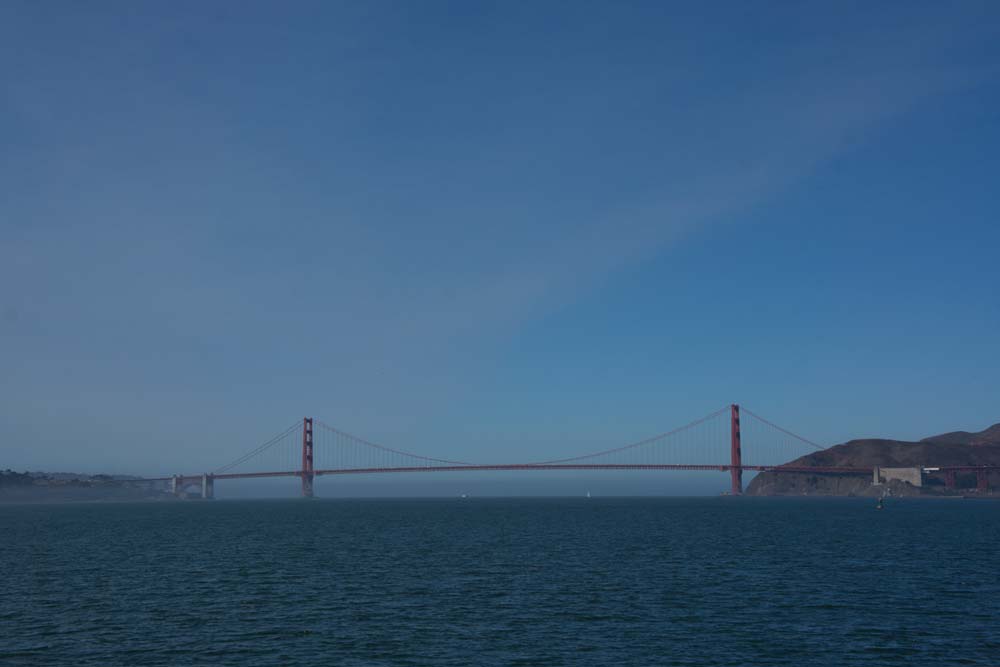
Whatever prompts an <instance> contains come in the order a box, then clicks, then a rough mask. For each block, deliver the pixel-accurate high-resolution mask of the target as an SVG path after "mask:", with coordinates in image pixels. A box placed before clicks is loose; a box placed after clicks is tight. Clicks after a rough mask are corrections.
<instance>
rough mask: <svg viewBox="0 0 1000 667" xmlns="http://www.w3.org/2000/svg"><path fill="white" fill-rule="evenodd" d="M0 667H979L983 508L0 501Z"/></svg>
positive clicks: (991, 619) (740, 501)
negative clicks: (14, 503)
mask: <svg viewBox="0 0 1000 667" xmlns="http://www.w3.org/2000/svg"><path fill="white" fill-rule="evenodd" d="M0 547H2V548H0V567H2V575H0V576H2V580H0V592H2V596H0V665H102V666H106V665H241V666H245V665H333V666H349V665H434V666H440V665H463V666H464V665H545V666H548V665H601V666H612V665H614V666H618V665H712V666H720V667H721V666H726V667H730V666H734V665H768V666H774V665H796V666H803V665H837V666H842V665H928V664H937V665H989V666H991V667H992V666H996V665H1000V557H998V556H1000V503H996V502H989V501H971V500H965V501H962V500H954V501H941V500H938V501H928V500H909V501H904V500H897V501H890V502H889V503H888V504H887V508H886V509H885V510H883V511H881V512H880V511H876V510H875V509H874V503H873V501H871V500H853V499H833V500H811V499H770V498H698V499H680V498H668V499H614V498H593V499H590V500H587V499H583V498H574V499H477V498H472V499H467V500H459V499H455V500H412V501H406V500H391V501H389V500H386V501H375V500H365V501H348V500H317V501H311V502H309V501H228V502H227V501H214V502H187V503H145V504H143V503H135V504H103V505H99V504H90V505H82V504H81V505H34V506H28V505H22V506H11V505H8V506H0Z"/></svg>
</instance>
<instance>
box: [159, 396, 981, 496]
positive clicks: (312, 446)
mask: <svg viewBox="0 0 1000 667" xmlns="http://www.w3.org/2000/svg"><path fill="white" fill-rule="evenodd" d="M742 416H745V417H746V418H745V419H742V420H741V417H742ZM824 449H825V447H823V446H822V445H819V444H817V443H815V442H813V441H811V440H808V439H807V438H804V437H802V436H799V435H796V434H795V433H793V432H791V431H789V430H787V429H785V428H782V427H781V426H778V425H777V424H774V423H773V422H771V421H768V420H767V419H765V418H763V417H761V416H760V415H757V414H755V413H754V412H752V411H750V410H748V409H746V408H744V409H743V410H742V411H741V409H740V406H739V405H737V404H732V405H727V406H725V407H723V408H721V409H719V410H716V411H714V412H712V413H710V414H708V415H705V416H704V417H701V418H700V419H696V420H694V421H692V422H689V423H687V424H685V425H683V426H680V427H678V428H675V429H673V430H670V431H666V432H664V433H660V434H658V435H655V436H653V437H650V438H646V439H643V440H640V441H638V442H633V443H630V444H626V445H622V446H618V447H613V448H611V449H605V450H601V451H596V452H590V453H585V454H580V455H578V456H572V457H565V458H556V459H548V460H540V461H532V462H523V463H474V462H467V461H455V460H449V459H442V458H434V457H431V456H423V455H420V454H414V453H411V452H407V451H403V450H400V449H394V448H392V447H386V446H384V445H380V444H377V443H374V442H371V441H369V440H366V439H364V438H360V437H358V436H355V435H352V434H350V433H347V432H345V431H342V430H340V429H338V428H336V427H334V426H330V425H329V424H326V423H324V422H322V421H319V420H314V419H313V418H312V417H305V418H303V419H302V420H301V421H296V422H295V423H294V424H292V425H290V426H289V427H288V428H286V429H285V430H283V431H282V432H280V433H278V434H277V435H275V436H274V437H273V438H270V439H269V440H267V441H265V442H264V443H262V444H260V445H259V446H257V447H255V448H254V449H252V450H250V451H249V452H247V453H246V454H244V455H243V456H241V457H239V458H237V459H235V460H233V461H230V462H229V463H227V464H226V465H224V466H221V467H219V468H216V469H215V470H214V471H212V472H206V473H200V474H181V475H172V476H170V477H146V478H143V481H147V482H168V483H169V484H170V489H171V491H172V492H173V493H175V494H177V495H181V494H184V493H186V490H187V489H190V488H191V487H195V488H196V489H198V491H200V495H201V497H203V498H212V497H214V495H215V482H216V481H218V480H231V479H261V478H269V477H293V478H295V477H297V478H299V479H300V480H301V485H302V495H303V496H305V497H307V498H309V497H312V496H313V488H314V483H315V478H316V477H322V476H327V475H367V474H389V473H416V472H471V471H542V470H709V471H719V472H728V473H729V475H730V483H731V487H730V491H729V492H730V494H732V495H741V494H742V493H743V473H744V471H747V472H779V473H807V474H827V475H831V474H849V475H861V474H864V475H871V474H872V470H873V469H872V468H870V467H867V468H865V467H843V466H822V465H793V464H790V463H787V461H790V460H795V459H798V458H800V457H802V456H803V455H804V454H809V453H813V452H817V451H823V450H824ZM935 470H939V471H941V472H943V474H945V475H946V478H947V479H948V480H949V482H950V484H949V485H953V484H954V478H955V473H956V472H959V471H965V470H974V471H976V473H977V479H979V480H980V484H979V485H980V486H983V485H984V483H985V482H984V481H983V480H985V479H986V470H985V469H983V470H980V469H979V468H978V467H977V468H973V467H967V466H959V467H956V466H952V467H949V468H936V469H935Z"/></svg>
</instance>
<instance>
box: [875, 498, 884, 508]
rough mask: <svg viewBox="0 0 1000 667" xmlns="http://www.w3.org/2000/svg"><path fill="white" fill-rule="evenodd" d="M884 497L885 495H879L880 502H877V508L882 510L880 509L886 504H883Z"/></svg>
mask: <svg viewBox="0 0 1000 667" xmlns="http://www.w3.org/2000/svg"><path fill="white" fill-rule="evenodd" d="M883 497H884V496H879V497H878V503H876V505H875V509H877V510H880V509H885V505H883V504H882V498H883Z"/></svg>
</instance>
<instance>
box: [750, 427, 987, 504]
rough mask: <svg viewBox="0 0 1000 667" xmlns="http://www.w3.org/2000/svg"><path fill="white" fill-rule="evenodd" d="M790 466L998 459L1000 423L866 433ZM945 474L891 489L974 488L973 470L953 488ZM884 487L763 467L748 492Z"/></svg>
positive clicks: (868, 491)
mask: <svg viewBox="0 0 1000 667" xmlns="http://www.w3.org/2000/svg"><path fill="white" fill-rule="evenodd" d="M787 465H790V466H799V465H801V466H836V467H857V468H871V467H874V466H880V467H884V468H906V467H917V466H925V467H936V466H979V465H1000V423H997V424H994V425H993V426H990V427H989V428H987V429H984V430H982V431H978V432H974V433H973V432H969V431H953V432H951V433H942V434H940V435H934V436H930V437H927V438H923V439H922V440H918V441H916V442H911V441H906V440H889V439H884V438H867V439H862V440H851V441H850V442H845V443H843V444H841V445H836V446H834V447H830V448H829V449H824V450H823V451H819V452H814V453H812V454H807V455H806V456H802V457H800V458H797V459H795V460H794V461H789V462H788V463H787ZM989 481H990V487H991V488H992V489H994V490H995V491H996V490H997V488H998V487H1000V474H997V473H992V474H991V478H990V480H989ZM944 486H945V480H944V476H943V475H935V474H934V473H928V474H927V475H925V478H924V486H923V487H920V488H917V487H911V486H910V485H908V484H903V483H896V482H893V483H892V484H890V487H891V488H892V491H893V493H897V494H902V495H946V494H950V493H956V492H957V493H964V492H967V490H968V489H970V488H975V486H976V479H975V475H974V474H971V473H970V474H959V475H958V478H957V480H956V486H957V489H956V490H955V491H951V490H947V489H945V488H944ZM881 492H882V487H875V486H873V485H872V480H871V477H870V476H869V475H809V474H800V473H778V472H764V473H760V474H759V475H757V476H756V477H755V478H754V479H753V481H752V482H751V483H750V485H749V486H748V487H747V490H746V493H747V495H756V496H769V495H875V494H879V493H881Z"/></svg>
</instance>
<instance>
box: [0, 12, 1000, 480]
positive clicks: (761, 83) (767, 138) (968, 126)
mask: <svg viewBox="0 0 1000 667" xmlns="http://www.w3.org/2000/svg"><path fill="white" fill-rule="evenodd" d="M998 149H1000V4H998V3H996V2H949V3H943V2H926V3H921V2H898V3H896V2H894V3H874V2H857V3H848V2H842V3H829V2H788V3H763V2H761V3H747V2H733V3H724V2H713V3H703V2H691V3H666V2H651V3H631V2H629V3H612V2H607V3H589V2H569V3H539V2H531V3H507V2H497V3H474V2H455V3H432V2H405V3H404V2H400V3H386V2H372V1H368V0H365V1H363V2H355V3H333V2H317V3H305V2H291V3H243V2H240V3H236V2H227V3H204V2H189V3H184V2H158V3H153V2H149V3H135V2H101V3H57V2H46V3H38V2H14V1H10V2H4V3H2V4H0V467H12V468H15V469H25V468H28V469H47V470H53V469H59V470H80V471H86V472H99V471H109V472H139V473H154V472H155V473H163V472H174V471H178V470H190V471H199V470H204V469H212V468H214V467H216V466H217V465H219V464H221V463H224V462H225V461H227V460H229V459H231V458H234V457H235V456H236V455H238V454H239V453H241V452H242V451H244V450H246V449H249V448H250V447H252V446H253V445H255V444H257V443H259V442H260V441H262V440H264V439H266V437H267V436H268V435H270V434H272V433H274V432H276V431H279V430H281V429H282V428H283V427H284V426H285V425H287V424H289V423H291V422H292V421H294V420H295V419H298V418H301V417H302V416H303V415H314V416H316V417H318V418H321V419H323V420H324V421H326V422H328V423H331V424H335V425H337V426H339V427H341V428H343V429H345V430H348V431H351V432H355V433H359V434H362V435H364V436H366V437H368V438H370V439H373V440H375V441H379V442H385V443H386V444H390V445H394V446H399V447H402V448H404V449H410V450H414V451H418V452H421V453H425V454H429V455H432V456H441V457H444V458H449V457H455V458H461V459H462V460H478V461H517V460H521V459H524V458H537V456H536V455H537V454H538V453H539V452H544V453H545V454H546V455H548V454H551V455H552V456H553V457H557V456H561V455H569V454H572V453H575V452H579V451H581V450H587V449H591V448H594V447H597V448H601V447H605V446H613V445H616V444H622V443H625V442H629V441H632V440H634V439H636V438H639V437H642V436H645V435H649V434H652V433H656V432H659V431H663V430H666V429H669V428H671V427H673V426H676V425H679V424H682V423H685V422H687V421H689V420H691V419H693V418H696V417H698V416H700V415H703V414H705V413H707V412H710V411H711V410H714V409H716V408H718V407H721V406H722V405H724V404H726V403H729V402H734V401H735V402H740V403H743V404H745V405H747V406H748V407H751V408H752V409H754V410H756V411H757V412H759V413H761V414H763V415H765V416H767V417H768V418H770V419H772V420H774V421H777V422H779V423H781V424H782V425H785V426H787V427H789V428H792V429H793V430H795V431H798V432H801V433H802V434H804V435H806V436H808V437H810V438H812V439H814V440H818V441H820V442H823V443H827V444H833V443H836V442H841V441H844V440H846V439H849V438H853V437H863V436H875V435H884V436H890V437H899V438H918V437H922V436H925V435H930V434H932V433H936V432H941V431H948V430H954V429H958V428H964V429H970V430H971V429H977V430H978V429H980V428H983V427H985V426H987V425H989V424H991V423H993V422H996V421H1000V385H998V383H997V379H998V378H1000V355H998V354H997V352H998V349H1000V296H998V294H1000V289H998V288H1000V219H998V213H1000V187H998V186H1000V178H998V174H1000V152H998ZM719 484H720V486H723V487H724V485H725V480H724V479H722V477H721V476H720V479H719Z"/></svg>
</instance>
